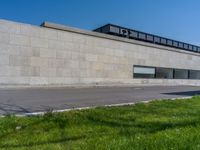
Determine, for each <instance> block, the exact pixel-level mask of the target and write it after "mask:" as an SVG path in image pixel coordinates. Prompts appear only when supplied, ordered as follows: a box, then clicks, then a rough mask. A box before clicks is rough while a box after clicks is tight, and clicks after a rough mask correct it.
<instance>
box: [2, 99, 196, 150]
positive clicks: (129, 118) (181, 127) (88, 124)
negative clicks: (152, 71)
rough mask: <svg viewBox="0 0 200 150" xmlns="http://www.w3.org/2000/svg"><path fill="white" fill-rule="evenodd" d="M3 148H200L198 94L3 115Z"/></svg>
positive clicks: (29, 149)
mask: <svg viewBox="0 0 200 150" xmlns="http://www.w3.org/2000/svg"><path fill="white" fill-rule="evenodd" d="M0 149H1V150H9V149H17V150H18V149H19V150H26V149H28V150H40V149H42V150H43V149H45V150H51V149H52V150H67V149H70V150H71V149H75V150H78V149H84V150H85V149H89V150H90V149H91V150H96V149H98V150H104V149H105V150H107V149H111V150H112V149H113V150H114V149H115V150H129V149H134V150H143V149H144V150H160V149H162V150H165V149H181V150H184V149H185V150H188V149H197V150H199V149H200V97H199V96H195V97H193V98H191V99H184V100H174V101H172V100H163V101H152V102H150V103H138V104H135V105H131V106H119V107H99V108H95V109H88V110H80V111H78V110H77V111H69V112H64V113H54V114H52V113H47V114H45V115H43V116H35V117H16V116H7V117H4V118H0Z"/></svg>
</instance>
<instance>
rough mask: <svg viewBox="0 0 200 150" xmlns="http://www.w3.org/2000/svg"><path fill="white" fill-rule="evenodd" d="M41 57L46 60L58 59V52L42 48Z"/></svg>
mask: <svg viewBox="0 0 200 150" xmlns="http://www.w3.org/2000/svg"><path fill="white" fill-rule="evenodd" d="M40 57H44V58H56V50H54V49H47V48H40Z"/></svg>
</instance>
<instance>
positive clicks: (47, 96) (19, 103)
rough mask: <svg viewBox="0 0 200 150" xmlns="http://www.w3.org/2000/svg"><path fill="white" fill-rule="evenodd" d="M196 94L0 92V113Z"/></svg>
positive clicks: (184, 90)
mask: <svg viewBox="0 0 200 150" xmlns="http://www.w3.org/2000/svg"><path fill="white" fill-rule="evenodd" d="M196 94H200V87H192V86H151V87H97V88H33V89H30V88H28V89H0V114H1V115H2V114H10V113H15V114H23V113H30V112H38V111H49V110H51V109H53V110H60V109H68V108H78V107H87V106H103V105H110V104H119V103H132V102H138V101H144V100H152V99H161V98H176V97H187V96H193V95H196Z"/></svg>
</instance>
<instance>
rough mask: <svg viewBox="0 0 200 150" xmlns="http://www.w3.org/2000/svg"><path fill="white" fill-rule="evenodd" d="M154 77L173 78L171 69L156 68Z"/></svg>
mask: <svg viewBox="0 0 200 150" xmlns="http://www.w3.org/2000/svg"><path fill="white" fill-rule="evenodd" d="M156 78H162V79H172V78H173V69H169V68H156Z"/></svg>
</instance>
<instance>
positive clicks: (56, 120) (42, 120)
mask: <svg viewBox="0 0 200 150" xmlns="http://www.w3.org/2000/svg"><path fill="white" fill-rule="evenodd" d="M8 119H12V117H11V118H9V117H8ZM68 122H69V120H68V118H66V116H64V115H62V114H53V113H51V112H49V113H47V114H45V115H44V116H42V117H36V121H33V122H31V123H28V124H26V125H23V126H22V128H21V129H20V130H19V131H16V129H15V127H16V125H14V126H12V127H10V130H12V131H10V132H8V133H5V134H3V135H0V140H3V139H4V138H5V139H6V138H9V137H12V135H15V134H16V133H17V134H20V133H23V132H26V131H28V132H27V133H29V132H31V133H32V132H33V131H32V130H34V128H37V127H38V126H39V129H37V130H40V131H42V132H49V131H50V130H53V129H58V131H59V132H58V135H57V137H55V139H50V140H47V141H43V140H41V141H39V142H30V143H27V144H23V142H22V143H20V144H0V149H1V148H19V147H32V146H40V145H44V144H56V143H62V142H67V141H75V140H79V139H83V138H85V136H84V135H80V136H72V137H70V136H69V137H68V136H67V134H66V132H65V129H66V128H67V126H68ZM40 125H41V126H40ZM33 134H34V132H33ZM26 136H31V135H26ZM30 138H31V137H30Z"/></svg>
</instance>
